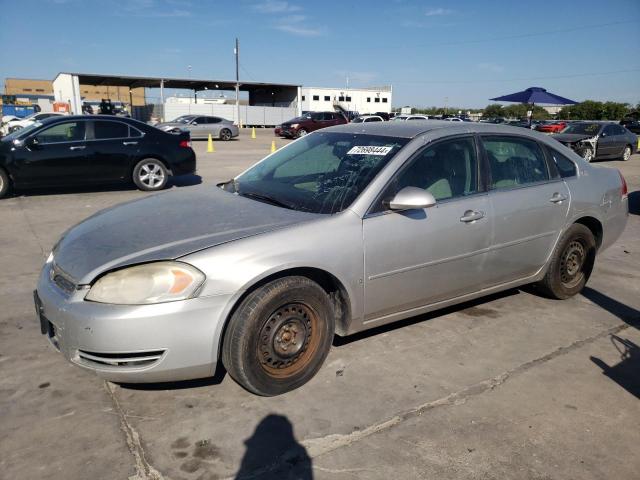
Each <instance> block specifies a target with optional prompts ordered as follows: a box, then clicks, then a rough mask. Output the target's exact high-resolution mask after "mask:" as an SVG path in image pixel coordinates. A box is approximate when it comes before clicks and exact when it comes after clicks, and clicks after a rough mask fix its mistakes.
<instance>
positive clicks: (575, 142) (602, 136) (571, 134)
mask: <svg viewBox="0 0 640 480" xmlns="http://www.w3.org/2000/svg"><path fill="white" fill-rule="evenodd" d="M554 138H555V139H556V140H557V141H558V142H560V143H562V144H564V145H566V146H567V147H569V148H571V149H572V150H573V151H575V152H576V153H577V154H578V155H580V156H581V157H582V158H584V159H585V160H586V161H587V162H590V161H591V160H600V159H606V158H620V159H622V160H629V158H631V155H632V154H633V153H634V152H635V151H636V149H637V148H638V137H637V135H636V134H634V133H631V132H630V131H629V130H627V129H626V128H624V127H623V126H622V125H618V124H615V123H611V122H574V123H572V124H570V125H569V126H568V127H567V128H566V129H565V130H564V131H563V132H562V133H559V134H557V135H554Z"/></svg>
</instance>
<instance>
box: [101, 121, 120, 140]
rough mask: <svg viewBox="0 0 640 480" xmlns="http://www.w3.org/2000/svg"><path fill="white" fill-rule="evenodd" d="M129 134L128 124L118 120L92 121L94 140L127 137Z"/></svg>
mask: <svg viewBox="0 0 640 480" xmlns="http://www.w3.org/2000/svg"><path fill="white" fill-rule="evenodd" d="M128 136H129V125H127V124H125V123H120V122H104V121H97V122H93V137H94V138H95V139H96V140H107V139H109V138H127V137H128Z"/></svg>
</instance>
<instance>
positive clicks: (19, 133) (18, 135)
mask: <svg viewBox="0 0 640 480" xmlns="http://www.w3.org/2000/svg"><path fill="white" fill-rule="evenodd" d="M41 126H42V122H38V121H36V122H33V123H32V124H31V125H29V126H28V127H24V128H21V129H20V130H16V131H15V132H13V133H10V134H9V135H7V136H6V137H3V138H2V140H9V141H13V140H15V139H22V138H25V137H27V136H29V134H30V133H31V132H33V131H34V130H35V129H37V128H40V127H41Z"/></svg>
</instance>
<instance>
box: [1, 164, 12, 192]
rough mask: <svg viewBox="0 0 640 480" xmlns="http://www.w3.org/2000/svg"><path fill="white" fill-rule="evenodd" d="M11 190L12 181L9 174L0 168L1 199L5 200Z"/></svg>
mask: <svg viewBox="0 0 640 480" xmlns="http://www.w3.org/2000/svg"><path fill="white" fill-rule="evenodd" d="M10 190H11V179H10V178H9V175H8V174H7V172H5V171H4V170H3V169H2V168H0V198H4V197H6V196H7V195H8V194H9V191H10Z"/></svg>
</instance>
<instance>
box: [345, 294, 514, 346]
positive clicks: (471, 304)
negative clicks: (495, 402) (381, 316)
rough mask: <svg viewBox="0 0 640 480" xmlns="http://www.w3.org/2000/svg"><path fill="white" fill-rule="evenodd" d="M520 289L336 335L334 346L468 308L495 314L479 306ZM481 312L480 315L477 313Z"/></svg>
mask: <svg viewBox="0 0 640 480" xmlns="http://www.w3.org/2000/svg"><path fill="white" fill-rule="evenodd" d="M520 291H521V290H520V289H517V288H512V289H510V290H505V291H502V292H497V293H493V294H491V295H487V296H485V297H481V298H477V299H475V300H469V301H468V302H464V303H459V304H457V305H453V306H450V307H445V308H442V309H438V310H435V311H433V312H429V313H425V314H422V315H417V316H415V317H411V318H407V319H405V320H400V321H397V322H393V323H389V324H387V325H381V326H379V327H374V328H372V329H370V330H366V331H364V332H359V333H354V334H353V335H349V336H347V337H340V336H338V335H336V336H335V337H334V339H333V346H334V347H342V346H345V345H349V344H350V343H353V342H358V341H360V340H364V339H366V338H369V337H373V336H376V335H380V334H382V333H387V332H392V331H394V330H398V329H400V328H404V327H407V326H409V325H414V324H416V323H421V322H425V321H427V320H431V319H433V318H437V317H442V316H444V315H448V314H450V313H455V312H464V311H465V310H467V311H468V312H469V315H470V316H482V315H484V313H483V312H484V311H485V310H486V312H487V313H490V314H495V312H494V311H493V310H489V309H484V310H483V309H481V308H479V307H480V306H481V305H484V304H486V303H490V302H493V301H495V300H499V299H501V298H507V297H511V296H513V295H518V294H519V293H520ZM476 313H479V315H476Z"/></svg>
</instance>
